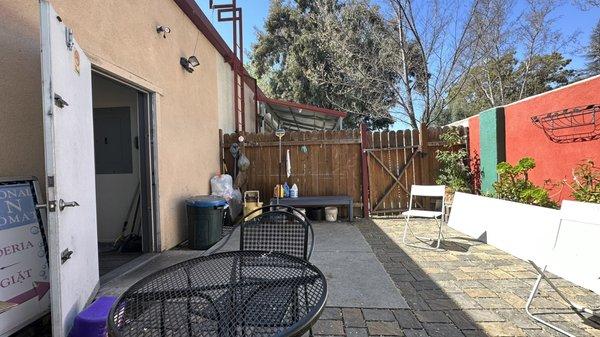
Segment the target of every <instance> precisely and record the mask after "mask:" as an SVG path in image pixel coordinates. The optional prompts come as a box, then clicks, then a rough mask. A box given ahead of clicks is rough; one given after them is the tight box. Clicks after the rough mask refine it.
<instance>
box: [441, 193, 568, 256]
mask: <svg viewBox="0 0 600 337" xmlns="http://www.w3.org/2000/svg"><path fill="white" fill-rule="evenodd" d="M558 214H559V211H558V210H555V209H550V208H545V207H538V206H532V205H526V204H521V203H517V202H511V201H506V200H500V199H495V198H488V197H482V196H479V195H473V194H466V193H460V192H457V193H456V194H455V196H454V201H453V202H452V212H451V214H450V219H449V221H448V226H450V227H452V228H454V229H456V230H458V231H461V232H463V233H465V234H467V235H469V236H471V237H473V238H476V239H478V240H480V241H482V242H486V243H488V244H490V245H492V246H495V247H497V248H499V249H502V250H504V251H505V252H508V253H510V254H512V255H514V256H516V257H518V258H521V259H523V260H533V261H534V262H536V263H539V264H542V265H543V264H544V262H545V259H544V258H543V257H544V255H543V254H547V252H549V251H550V249H551V248H552V245H553V244H554V238H555V235H556V229H557V226H558ZM542 253H543V254H542Z"/></svg>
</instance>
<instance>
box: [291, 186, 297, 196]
mask: <svg viewBox="0 0 600 337" xmlns="http://www.w3.org/2000/svg"><path fill="white" fill-rule="evenodd" d="M290 197H291V198H298V185H296V184H294V185H292V188H291V189H290Z"/></svg>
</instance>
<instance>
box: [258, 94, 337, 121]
mask: <svg viewBox="0 0 600 337" xmlns="http://www.w3.org/2000/svg"><path fill="white" fill-rule="evenodd" d="M258 100H259V101H262V102H265V103H267V104H277V105H285V106H288V107H292V108H296V109H305V110H310V111H315V112H318V113H322V114H324V115H328V116H333V117H342V118H346V117H347V116H348V113H346V112H344V111H339V110H333V109H326V108H321V107H318V106H314V105H310V104H301V103H296V102H290V101H286V100H281V99H275V98H268V97H266V96H264V95H263V96H259V97H258Z"/></svg>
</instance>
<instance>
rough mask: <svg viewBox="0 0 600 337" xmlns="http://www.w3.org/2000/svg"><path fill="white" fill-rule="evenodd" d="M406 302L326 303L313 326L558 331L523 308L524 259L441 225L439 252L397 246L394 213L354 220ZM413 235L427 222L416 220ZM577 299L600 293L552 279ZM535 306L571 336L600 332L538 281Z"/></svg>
mask: <svg viewBox="0 0 600 337" xmlns="http://www.w3.org/2000/svg"><path fill="white" fill-rule="evenodd" d="M356 226H357V227H358V228H359V229H360V231H361V233H362V234H363V236H364V237H365V239H366V240H367V242H368V243H369V244H370V246H371V248H372V249H373V251H374V252H375V254H376V256H377V258H378V259H379V261H380V262H381V263H382V264H383V266H384V268H385V269H386V271H387V272H388V274H389V275H390V276H391V278H392V280H393V281H394V282H395V284H396V287H398V289H399V290H400V291H401V293H402V295H403V296H404V298H405V299H406V301H407V302H408V304H409V307H410V309H397V310H394V309H359V308H333V307H328V308H326V310H325V312H324V313H323V315H322V316H321V318H320V320H319V321H318V322H317V324H316V325H315V326H314V327H313V331H314V333H315V335H319V336H356V337H358V336H444V337H454V336H467V337H468V336H525V337H527V336H561V335H560V334H558V333H556V332H554V331H552V330H550V329H548V328H546V327H544V326H542V325H539V324H537V323H536V322H534V321H533V320H531V319H530V318H529V317H528V316H527V315H526V313H525V311H524V305H525V302H526V300H527V297H528V295H529V291H530V289H531V286H532V284H533V282H534V281H535V277H536V274H535V272H534V270H533V268H531V267H530V266H529V264H528V263H526V262H524V261H522V260H519V259H517V258H515V257H513V256H511V255H509V254H507V253H504V252H503V251H500V250H498V249H496V248H494V247H492V246H490V245H487V244H483V243H480V242H476V241H473V240H470V239H469V238H467V237H466V236H464V235H462V234H461V233H459V232H457V231H454V230H452V229H450V228H448V227H447V226H444V233H445V241H444V245H443V247H444V248H446V249H447V250H446V251H442V252H440V251H432V250H426V249H421V248H415V247H410V246H405V245H403V244H402V243H401V242H402V231H403V226H402V223H401V221H400V220H398V219H374V220H363V221H359V222H357V223H356ZM412 227H413V229H414V230H415V232H416V233H417V234H420V235H427V234H430V235H432V234H433V233H435V227H434V224H433V223H432V222H429V221H420V220H416V221H413V222H412ZM555 281H556V284H557V285H558V286H559V287H560V288H561V290H564V292H565V293H566V294H568V295H569V296H571V298H573V299H574V300H575V301H576V302H579V303H581V304H584V305H589V306H591V307H598V306H600V296H597V295H595V294H593V293H591V292H589V291H587V290H585V289H582V288H579V287H577V286H574V285H573V284H571V283H569V282H567V281H565V280H562V279H556V278H555ZM533 308H534V309H535V310H534V312H539V313H544V317H545V318H546V319H548V320H550V321H552V322H554V323H556V324H557V325H559V326H561V327H563V328H566V329H568V330H569V331H571V332H572V333H573V334H575V335H576V336H582V337H585V336H600V330H599V329H598V326H595V325H594V324H593V323H592V322H589V321H584V320H582V318H581V317H579V316H578V315H576V314H574V313H572V311H570V310H569V309H568V308H567V306H566V305H565V304H564V303H563V302H562V301H561V300H560V298H559V297H558V295H557V294H556V292H554V291H553V290H552V289H551V288H550V287H549V286H547V285H545V284H544V285H542V287H541V288H540V296H539V297H538V298H537V299H536V300H535V302H534V306H533Z"/></svg>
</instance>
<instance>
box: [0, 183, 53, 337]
mask: <svg viewBox="0 0 600 337" xmlns="http://www.w3.org/2000/svg"><path fill="white" fill-rule="evenodd" d="M34 198H35V196H34V195H33V188H32V182H20V183H1V184H0V301H1V302H6V303H5V305H4V307H5V308H6V307H9V309H8V310H6V311H4V312H1V313H0V336H5V335H9V334H10V333H12V332H14V331H15V330H16V329H18V328H20V327H22V326H24V325H26V324H28V323H29V322H31V321H32V320H33V319H36V318H37V317H39V316H40V315H41V314H43V313H44V312H47V311H48V310H49V308H50V299H49V297H50V296H49V293H48V290H49V289H50V283H49V280H48V279H49V272H48V263H47V258H46V248H45V245H44V240H43V236H42V228H41V226H42V224H41V222H40V219H39V217H38V212H37V211H36V209H35V199H34Z"/></svg>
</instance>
